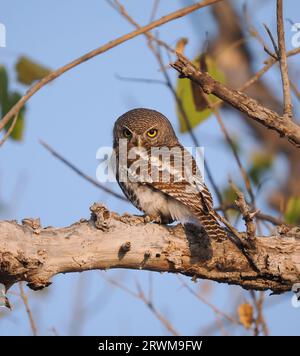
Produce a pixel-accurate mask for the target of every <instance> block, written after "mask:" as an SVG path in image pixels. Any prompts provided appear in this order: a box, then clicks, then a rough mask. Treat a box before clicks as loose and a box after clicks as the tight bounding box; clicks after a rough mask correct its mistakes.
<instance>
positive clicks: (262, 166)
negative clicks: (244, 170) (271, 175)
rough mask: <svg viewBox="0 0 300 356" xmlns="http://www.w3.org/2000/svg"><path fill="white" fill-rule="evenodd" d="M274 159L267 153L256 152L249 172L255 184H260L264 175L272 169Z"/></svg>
mask: <svg viewBox="0 0 300 356" xmlns="http://www.w3.org/2000/svg"><path fill="white" fill-rule="evenodd" d="M273 160H274V157H273V155H272V154H270V153H266V152H254V153H253V154H252V164H251V166H250V168H249V170H248V175H249V177H250V178H251V179H252V181H253V182H254V184H256V185H257V184H259V182H260V181H261V179H262V177H263V175H264V174H265V173H266V172H267V171H269V170H270V169H271V168H272V165H273Z"/></svg>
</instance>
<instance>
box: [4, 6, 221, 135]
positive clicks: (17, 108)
mask: <svg viewBox="0 0 300 356" xmlns="http://www.w3.org/2000/svg"><path fill="white" fill-rule="evenodd" d="M220 1H222V0H202V1H200V2H197V3H196V4H193V5H191V6H187V7H184V8H182V9H179V10H177V11H174V12H172V13H170V14H168V15H166V16H163V17H161V18H160V19H158V20H156V21H153V22H151V23H150V24H148V25H146V26H143V27H141V28H139V29H137V30H135V31H132V32H129V33H127V34H125V35H124V36H121V37H118V38H116V39H115V40H113V41H110V42H108V43H106V44H105V45H103V46H101V47H98V48H96V49H94V50H92V51H90V52H88V53H86V54H84V55H83V56H81V57H79V58H77V59H75V60H73V61H72V62H70V63H68V64H66V65H64V66H62V67H60V68H58V69H56V70H54V71H53V72H51V73H50V74H49V75H47V76H46V77H44V78H43V79H42V80H40V81H39V82H37V83H36V84H34V85H33V86H32V87H31V88H29V89H28V91H27V92H26V94H25V95H24V96H22V98H21V99H20V100H19V101H18V102H17V103H16V104H15V105H14V106H13V107H12V108H11V109H10V110H9V112H8V113H7V114H6V115H5V116H4V117H3V118H2V119H1V121H0V131H1V130H2V129H3V128H4V127H5V126H6V124H7V123H8V122H9V121H10V120H11V119H12V118H13V117H14V115H15V114H16V113H18V112H19V111H20V109H21V108H22V107H23V106H24V105H25V103H26V102H27V101H28V100H29V99H30V98H31V97H32V96H33V95H34V94H35V93H36V92H37V91H39V90H40V89H41V88H43V87H44V86H45V85H46V84H48V83H50V82H52V81H53V80H54V79H56V78H58V77H59V76H61V75H62V74H64V73H66V72H67V71H69V70H70V69H72V68H74V67H76V66H78V65H79V64H81V63H84V62H86V61H88V60H90V59H92V58H94V57H96V56H98V55H100V54H102V53H104V52H107V51H108V50H110V49H112V48H114V47H116V46H118V45H120V44H122V43H124V42H126V41H129V40H131V39H132V38H134V37H137V36H139V35H141V34H143V33H146V32H148V31H150V30H153V29H154V28H157V27H159V26H162V25H164V24H166V23H168V22H170V21H173V20H176V19H178V18H180V17H183V16H186V15H188V14H190V13H191V12H193V11H196V10H198V9H201V8H203V7H206V6H209V5H212V4H215V3H217V2H220Z"/></svg>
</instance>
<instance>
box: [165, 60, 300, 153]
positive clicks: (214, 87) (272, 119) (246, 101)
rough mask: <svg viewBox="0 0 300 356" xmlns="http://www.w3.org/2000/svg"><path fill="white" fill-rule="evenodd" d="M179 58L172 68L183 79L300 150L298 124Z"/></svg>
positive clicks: (299, 128) (299, 129)
mask: <svg viewBox="0 0 300 356" xmlns="http://www.w3.org/2000/svg"><path fill="white" fill-rule="evenodd" d="M177 56H178V59H177V61H176V62H175V63H172V64H171V66H172V67H173V68H175V69H176V70H177V71H178V72H179V73H180V74H181V77H182V78H189V79H191V80H193V81H194V82H195V83H197V84H198V85H200V86H201V88H202V89H203V90H204V92H205V93H207V94H214V95H216V96H217V97H219V98H220V99H222V100H224V101H225V102H227V103H228V104H230V105H231V106H233V107H234V108H236V109H237V110H239V111H240V112H242V113H244V114H246V115H247V116H248V117H249V118H251V119H253V120H255V121H257V122H259V123H260V124H262V125H264V126H265V127H267V128H269V129H271V130H274V131H276V132H278V133H279V135H280V136H281V137H286V138H287V139H288V141H289V142H290V143H292V144H293V145H295V146H296V147H298V148H299V147H300V127H299V126H298V125H297V124H295V123H294V122H292V121H287V120H286V119H285V118H284V117H282V116H279V115H278V114H277V113H276V112H274V111H273V110H270V109H268V108H266V107H264V106H262V105H260V104H259V103H258V102H257V101H256V100H254V99H252V98H250V97H249V96H248V95H246V94H244V93H242V92H240V91H238V90H235V89H232V88H229V87H228V86H226V85H224V84H222V83H220V82H218V81H216V80H215V79H213V78H212V77H211V76H210V75H209V74H208V73H206V72H201V71H199V70H197V69H196V68H195V67H194V65H193V64H192V63H191V62H190V61H189V60H187V59H186V58H185V57H184V56H182V55H181V54H177Z"/></svg>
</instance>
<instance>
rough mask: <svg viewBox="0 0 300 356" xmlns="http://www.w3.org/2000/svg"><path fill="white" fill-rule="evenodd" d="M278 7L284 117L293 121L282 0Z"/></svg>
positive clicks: (279, 54) (279, 55) (279, 1)
mask: <svg viewBox="0 0 300 356" xmlns="http://www.w3.org/2000/svg"><path fill="white" fill-rule="evenodd" d="M276 7H277V37H278V57H279V63H280V71H281V79H282V88H283V102H284V117H285V118H286V119H291V118H292V116H293V104H292V98H291V90H290V80H289V73H288V65H287V57H286V51H285V38H284V24H283V6H282V0H277V6H276Z"/></svg>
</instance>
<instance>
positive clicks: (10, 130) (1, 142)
mask: <svg viewBox="0 0 300 356" xmlns="http://www.w3.org/2000/svg"><path fill="white" fill-rule="evenodd" d="M18 117H19V112H17V113H16V114H15V116H14V119H13V121H12V123H11V125H10V126H9V128H8V130H7V131H6V133H5V135H4V136H3V138H2V140H1V141H0V147H1V146H2V145H3V144H4V142H5V141H6V140H7V139H8V138H9V136H10V135H11V133H12V132H13V129H14V128H15V126H16V123H17V121H18Z"/></svg>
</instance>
